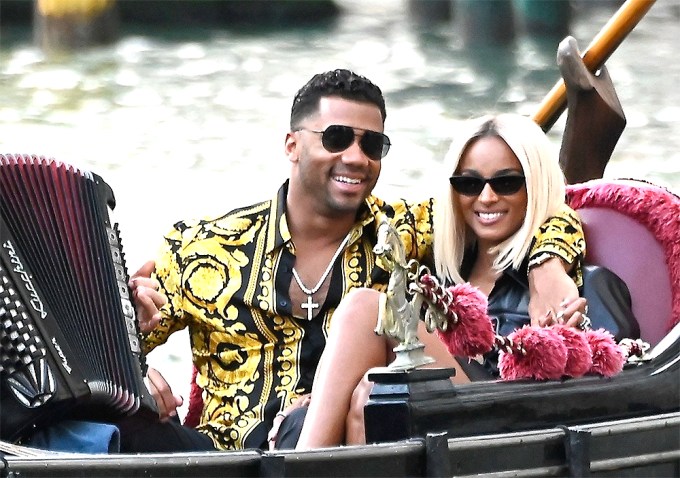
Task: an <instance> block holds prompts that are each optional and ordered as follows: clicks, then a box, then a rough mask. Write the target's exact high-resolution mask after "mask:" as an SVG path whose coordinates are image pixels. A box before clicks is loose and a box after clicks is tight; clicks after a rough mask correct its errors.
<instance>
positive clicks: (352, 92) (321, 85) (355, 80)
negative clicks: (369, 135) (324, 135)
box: [290, 69, 387, 131]
mask: <svg viewBox="0 0 680 478" xmlns="http://www.w3.org/2000/svg"><path fill="white" fill-rule="evenodd" d="M329 96H338V97H340V98H344V99H346V100H353V101H360V102H363V103H372V104H374V105H376V106H377V107H378V108H380V115H381V116H382V121H383V124H385V118H386V117H387V112H386V111H385V98H383V94H382V91H380V88H378V87H377V86H376V85H374V84H373V83H372V82H371V80H369V79H368V78H365V77H363V76H361V75H357V74H356V73H354V72H352V71H349V70H344V69H337V70H332V71H327V72H325V73H318V74H316V75H314V76H313V77H312V79H311V80H309V81H308V82H307V83H306V84H305V85H304V86H303V87H302V88H300V90H299V91H298V92H297V94H296V95H295V98H294V99H293V107H292V108H291V110H290V129H291V131H295V130H296V129H298V128H299V127H300V123H301V122H302V120H303V119H305V118H307V117H308V116H311V115H312V114H314V113H316V112H317V110H318V108H319V100H320V99H321V98H325V97H329Z"/></svg>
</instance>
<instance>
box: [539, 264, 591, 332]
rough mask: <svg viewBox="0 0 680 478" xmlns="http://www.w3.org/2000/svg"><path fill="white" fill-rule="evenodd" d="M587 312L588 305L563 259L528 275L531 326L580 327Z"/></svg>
mask: <svg viewBox="0 0 680 478" xmlns="http://www.w3.org/2000/svg"><path fill="white" fill-rule="evenodd" d="M586 310H587V301H586V299H584V298H583V297H579V294H578V288H577V287H576V284H575V283H574V280H573V279H572V278H571V277H569V274H567V271H566V270H565V264H564V263H563V262H562V260H561V259H560V258H558V257H555V258H553V259H549V260H547V261H545V262H543V263H542V264H540V265H538V266H535V267H533V268H532V269H531V270H530V271H529V317H530V318H531V325H538V326H540V327H548V326H550V325H555V324H566V325H568V326H571V327H578V326H580V325H581V322H582V321H583V320H584V319H583V317H584V316H585V314H586Z"/></svg>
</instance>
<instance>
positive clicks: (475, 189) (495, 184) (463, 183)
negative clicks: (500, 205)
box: [449, 174, 524, 196]
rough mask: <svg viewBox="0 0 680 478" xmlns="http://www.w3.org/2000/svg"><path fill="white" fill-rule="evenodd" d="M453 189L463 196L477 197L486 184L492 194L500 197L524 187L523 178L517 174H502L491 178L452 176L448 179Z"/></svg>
mask: <svg viewBox="0 0 680 478" xmlns="http://www.w3.org/2000/svg"><path fill="white" fill-rule="evenodd" d="M449 182H450V183H451V186H453V189H454V190H455V191H456V192H457V193H458V194H462V195H463V196H479V195H480V194H481V192H482V191H483V190H484V186H486V184H487V183H488V184H489V186H491V189H493V192H495V193H496V194H500V195H501V196H508V195H510V194H515V193H516V192H517V191H519V190H520V189H522V186H524V176H521V175H518V174H503V175H501V176H494V177H492V178H482V177H480V176H460V175H455V174H454V175H453V176H451V177H450V178H449Z"/></svg>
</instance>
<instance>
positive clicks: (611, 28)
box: [533, 0, 656, 131]
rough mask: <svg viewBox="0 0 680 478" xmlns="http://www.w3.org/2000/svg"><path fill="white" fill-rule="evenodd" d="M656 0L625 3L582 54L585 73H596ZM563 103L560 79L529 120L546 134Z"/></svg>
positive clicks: (559, 112) (563, 89)
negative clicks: (586, 71)
mask: <svg viewBox="0 0 680 478" xmlns="http://www.w3.org/2000/svg"><path fill="white" fill-rule="evenodd" d="M655 1H656V0H627V1H626V3H624V4H623V5H621V8H619V9H618V11H617V12H616V13H615V14H614V16H612V18H611V19H610V20H609V22H607V24H606V25H605V26H604V27H603V28H602V30H600V32H599V33H598V34H597V35H596V36H595V38H594V39H593V41H592V42H591V43H590V45H588V48H586V50H585V52H584V53H583V55H582V57H583V63H584V64H585V65H586V67H587V68H588V70H589V71H591V72H595V71H597V70H598V69H599V68H600V67H602V65H603V64H604V62H605V61H607V59H608V58H609V57H610V56H611V54H612V53H613V52H614V51H615V50H616V48H618V46H619V45H620V44H621V42H622V41H623V40H624V39H625V38H626V36H627V35H628V34H629V33H630V32H631V31H632V30H633V28H635V26H636V25H637V24H638V22H639V21H640V20H641V19H642V17H644V16H645V14H646V13H647V12H648V11H649V9H650V8H651V7H652V5H654V2H655ZM566 103H567V89H566V87H565V85H564V80H560V81H558V82H557V84H555V86H554V87H553V88H552V90H550V92H549V93H548V94H547V95H546V97H545V98H544V99H543V102H542V103H541V104H540V105H539V107H538V111H536V113H534V115H533V120H534V121H536V123H538V124H539V125H540V126H541V128H543V131H548V130H549V129H550V128H551V127H552V125H553V124H555V122H556V121H557V119H558V118H559V117H560V115H561V114H562V112H563V111H564V109H565V107H566Z"/></svg>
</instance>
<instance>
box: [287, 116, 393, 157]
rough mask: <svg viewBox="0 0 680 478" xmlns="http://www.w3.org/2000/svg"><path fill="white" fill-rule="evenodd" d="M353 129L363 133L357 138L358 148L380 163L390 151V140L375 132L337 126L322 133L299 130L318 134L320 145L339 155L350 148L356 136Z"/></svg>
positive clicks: (332, 126)
mask: <svg viewBox="0 0 680 478" xmlns="http://www.w3.org/2000/svg"><path fill="white" fill-rule="evenodd" d="M355 129H357V130H360V131H363V134H361V137H360V138H359V146H360V147H361V150H362V151H363V152H364V154H365V155H366V156H368V157H369V158H371V159H372V160H374V161H380V160H381V159H382V158H384V157H385V156H386V155H387V152H388V151H389V150H390V144H391V143H390V138H388V137H387V135H385V134H383V133H378V132H377V131H371V130H368V129H361V128H352V127H350V126H343V125H339V124H334V125H331V126H329V127H327V128H326V129H325V130H324V131H314V130H312V129H306V128H300V130H304V131H309V132H310V133H317V134H320V135H321V144H322V145H323V147H324V149H326V151H328V152H329V153H339V152H340V151H344V150H346V149H347V148H349V147H350V146H352V143H354V138H355V136H356V133H355V132H354V130H355Z"/></svg>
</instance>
